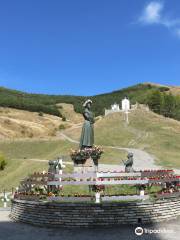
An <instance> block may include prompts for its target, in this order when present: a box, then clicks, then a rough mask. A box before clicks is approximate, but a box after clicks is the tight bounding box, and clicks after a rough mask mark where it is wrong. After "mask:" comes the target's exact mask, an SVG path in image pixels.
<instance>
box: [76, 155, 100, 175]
mask: <svg viewBox="0 0 180 240" xmlns="http://www.w3.org/2000/svg"><path fill="white" fill-rule="evenodd" d="M97 171H98V166H96V165H95V164H94V161H93V159H92V158H88V159H87V160H86V161H85V162H84V163H75V164H74V172H75V173H90V172H93V173H94V172H97Z"/></svg>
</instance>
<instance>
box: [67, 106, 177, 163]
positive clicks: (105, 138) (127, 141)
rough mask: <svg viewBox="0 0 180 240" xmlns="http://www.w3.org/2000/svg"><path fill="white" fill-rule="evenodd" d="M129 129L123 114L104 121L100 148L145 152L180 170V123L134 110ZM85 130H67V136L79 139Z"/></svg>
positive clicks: (99, 130)
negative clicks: (107, 147)
mask: <svg viewBox="0 0 180 240" xmlns="http://www.w3.org/2000/svg"><path fill="white" fill-rule="evenodd" d="M129 121H130V123H129V125H127V124H126V123H125V120H124V115H123V113H114V114H110V115H107V116H106V117H103V118H102V120H100V121H98V122H97V123H96V124H95V140H96V144H97V145H104V146H119V147H126V148H137V149H143V150H145V151H146V152H148V153H150V154H152V155H154V157H155V159H156V162H157V163H158V164H160V165H162V166H163V165H164V166H169V167H177V168H180V151H179V144H180V122H179V121H176V120H173V119H170V118H165V117H163V116H160V115H158V114H155V113H153V112H151V111H145V110H141V109H139V110H134V111H132V112H131V113H130V114H129ZM80 131H81V129H80V128H79V129H69V130H68V129H67V130H66V131H65V133H66V134H67V135H68V136H69V137H71V138H73V139H77V140H78V138H79V136H80Z"/></svg>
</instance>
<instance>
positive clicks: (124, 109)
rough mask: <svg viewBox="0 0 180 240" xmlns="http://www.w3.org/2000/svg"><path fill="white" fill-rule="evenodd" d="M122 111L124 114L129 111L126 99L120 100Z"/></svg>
mask: <svg viewBox="0 0 180 240" xmlns="http://www.w3.org/2000/svg"><path fill="white" fill-rule="evenodd" d="M122 110H123V111H125V112H128V111H129V110H130V101H129V99H128V98H127V97H125V98H124V99H123V100H122Z"/></svg>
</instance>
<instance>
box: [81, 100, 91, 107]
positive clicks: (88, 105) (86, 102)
mask: <svg viewBox="0 0 180 240" xmlns="http://www.w3.org/2000/svg"><path fill="white" fill-rule="evenodd" d="M91 105H92V100H91V99H88V100H86V101H85V102H84V104H83V107H84V108H86V107H87V108H90V107H91Z"/></svg>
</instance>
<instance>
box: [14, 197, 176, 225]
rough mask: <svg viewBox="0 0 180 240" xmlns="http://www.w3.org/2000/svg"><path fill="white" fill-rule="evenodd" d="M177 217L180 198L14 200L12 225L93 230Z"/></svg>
mask: <svg viewBox="0 0 180 240" xmlns="http://www.w3.org/2000/svg"><path fill="white" fill-rule="evenodd" d="M179 215H180V198H176V199H175V198H171V199H165V200H158V201H154V202H111V203H110V202H108V203H101V204H95V203H85V202H84V203H60V202H59V203H53V202H33V201H24V200H13V201H12V209H11V215H10V216H11V218H12V219H13V220H14V221H19V222H25V223H30V224H33V225H38V226H43V227H94V226H115V225H121V224H138V223H143V224H144V223H152V222H153V223H154V222H161V221H165V220H171V219H174V218H176V217H177V216H179Z"/></svg>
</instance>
